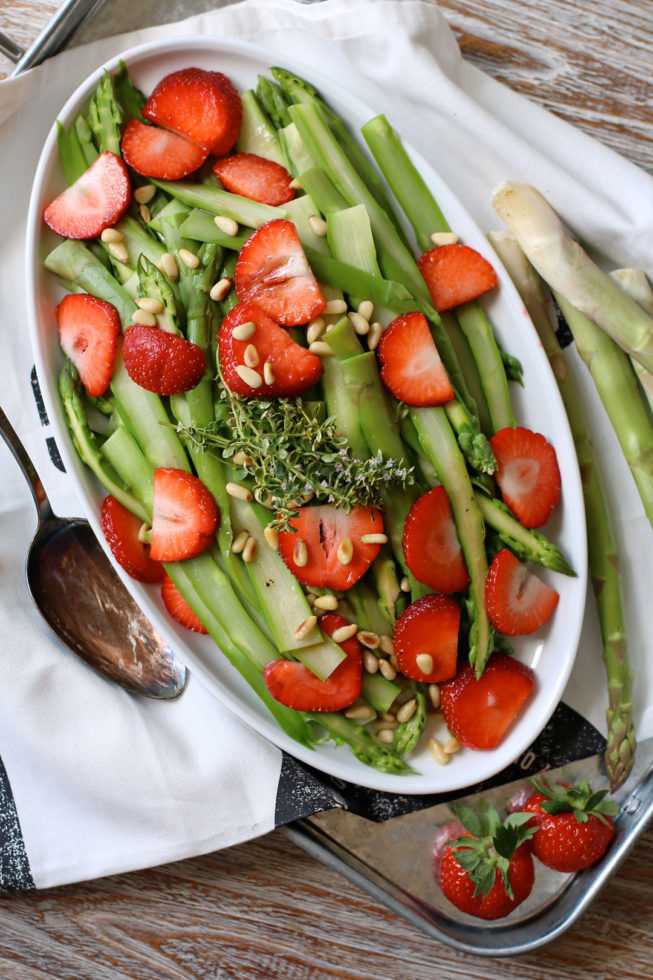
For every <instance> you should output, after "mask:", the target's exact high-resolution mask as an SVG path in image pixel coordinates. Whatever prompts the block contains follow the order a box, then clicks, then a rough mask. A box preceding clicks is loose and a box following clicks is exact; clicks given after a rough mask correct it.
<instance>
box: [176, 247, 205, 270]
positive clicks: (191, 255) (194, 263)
mask: <svg viewBox="0 0 653 980" xmlns="http://www.w3.org/2000/svg"><path fill="white" fill-rule="evenodd" d="M177 255H178V256H179V258H180V259H181V261H182V262H183V263H184V265H185V266H186V268H188V269H196V268H197V267H198V265H199V264H200V260H199V258H198V257H197V255H195V252H191V251H190V249H188V248H180V249H179V251H178V252H177Z"/></svg>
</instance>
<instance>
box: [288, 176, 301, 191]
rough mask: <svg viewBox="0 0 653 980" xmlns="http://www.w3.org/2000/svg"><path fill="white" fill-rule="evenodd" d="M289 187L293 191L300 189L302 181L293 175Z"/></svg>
mask: <svg viewBox="0 0 653 980" xmlns="http://www.w3.org/2000/svg"><path fill="white" fill-rule="evenodd" d="M288 187H289V188H290V189H291V191H300V190H301V189H302V185H301V182H300V181H299V180H297V178H296V177H293V179H292V180H291V181H290V183H289V184H288Z"/></svg>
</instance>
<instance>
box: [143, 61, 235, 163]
mask: <svg viewBox="0 0 653 980" xmlns="http://www.w3.org/2000/svg"><path fill="white" fill-rule="evenodd" d="M242 115H243V110H242V104H241V101H240V96H239V94H238V90H237V89H236V88H235V86H234V85H233V83H232V82H231V81H230V80H229V79H228V78H227V76H226V75H223V74H222V72H219V71H207V70H206V69H203V68H182V69H181V70H180V71H175V72H171V73H170V74H169V75H166V76H165V78H162V79H161V81H160V82H159V84H158V85H157V86H156V88H155V89H154V91H153V92H152V94H151V95H150V97H149V99H148V100H147V102H146V103H145V106H144V107H143V117H144V118H145V119H149V121H150V122H153V123H156V124H157V125H158V126H161V127H162V128H163V129H169V130H172V131H173V132H175V133H180V134H181V135H182V136H185V137H186V139H188V140H190V141H191V142H192V143H196V144H197V145H198V146H201V147H202V148H203V149H204V150H206V152H207V153H212V154H214V155H215V156H223V155H224V154H225V153H228V152H229V150H231V148H232V147H233V145H234V143H235V142H236V140H237V139H238V134H239V132H240V125H241V122H242Z"/></svg>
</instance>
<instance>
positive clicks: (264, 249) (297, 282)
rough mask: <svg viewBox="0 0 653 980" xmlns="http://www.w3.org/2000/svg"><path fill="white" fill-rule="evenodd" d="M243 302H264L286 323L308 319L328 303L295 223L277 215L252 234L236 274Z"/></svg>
mask: <svg viewBox="0 0 653 980" xmlns="http://www.w3.org/2000/svg"><path fill="white" fill-rule="evenodd" d="M234 285H235V288H236V295H237V296H238V299H239V300H240V301H241V302H252V303H256V304H257V306H260V307H261V309H262V310H264V311H265V313H267V314H268V316H271V317H272V319H273V320H275V321H276V322H277V323H280V324H281V325H282V326H284V327H296V326H299V325H300V324H302V323H308V321H309V320H312V319H313V318H314V317H316V316H317V315H318V314H319V313H321V312H322V310H323V309H324V307H325V306H326V301H325V299H324V297H323V295H322V293H321V292H320V287H319V286H318V284H317V281H316V279H315V276H314V275H313V270H312V269H311V267H310V265H309V264H308V260H307V258H306V255H305V254H304V249H303V248H302V243H301V242H300V240H299V235H298V234H297V231H296V229H295V226H294V225H293V224H292V223H291V222H290V221H286V220H285V218H275V219H274V220H273V221H268V222H267V223H266V224H264V225H261V227H260V228H257V230H256V231H255V232H254V233H253V234H252V235H250V237H249V238H248V239H247V241H246V242H245V244H244V245H243V247H242V248H241V250H240V254H239V256H238V261H237V262H236V271H235V275H234Z"/></svg>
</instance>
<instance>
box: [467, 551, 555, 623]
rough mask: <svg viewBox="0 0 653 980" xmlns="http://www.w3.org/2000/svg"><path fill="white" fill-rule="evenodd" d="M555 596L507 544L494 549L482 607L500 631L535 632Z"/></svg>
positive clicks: (553, 590) (550, 607)
mask: <svg viewBox="0 0 653 980" xmlns="http://www.w3.org/2000/svg"><path fill="white" fill-rule="evenodd" d="M558 599H559V595H558V593H557V592H556V591H555V589H552V588H551V586H549V585H547V584H546V583H545V582H543V581H542V580H541V579H539V578H538V577H537V576H536V575H533V574H532V573H531V572H529V570H528V568H527V566H526V565H524V563H523V562H520V561H519V559H518V558H516V557H515V555H513V553H512V552H511V551H509V550H508V548H502V549H501V550H500V551H498V552H497V554H496V555H495V557H494V558H493V560H492V563H491V565H490V568H489V570H488V574H487V578H486V582H485V607H486V609H487V614H488V616H489V617H490V620H491V621H492V625H493V626H494V627H495V629H497V630H498V631H499V632H500V633H504V634H505V635H506V636H523V635H525V634H528V633H534V632H535V631H536V630H538V629H539V628H540V626H542V625H543V624H544V623H546V621H547V620H548V619H549V617H550V616H551V615H552V614H553V611H554V609H555V608H556V606H557V605H558Z"/></svg>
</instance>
